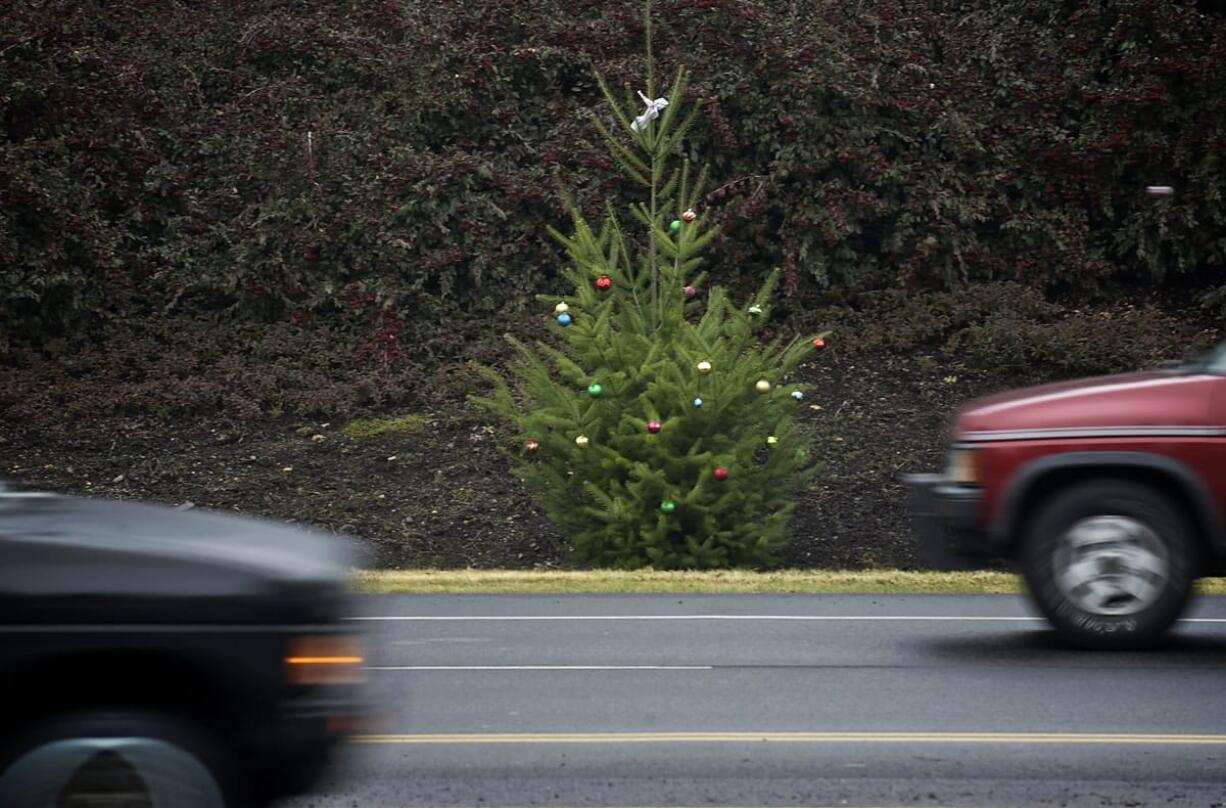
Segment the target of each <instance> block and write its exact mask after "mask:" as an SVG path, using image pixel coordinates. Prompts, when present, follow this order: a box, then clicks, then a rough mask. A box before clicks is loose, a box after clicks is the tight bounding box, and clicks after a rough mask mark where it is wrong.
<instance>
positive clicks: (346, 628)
mask: <svg viewBox="0 0 1226 808" xmlns="http://www.w3.org/2000/svg"><path fill="white" fill-rule="evenodd" d="M351 561H352V554H351V553H350V551H349V548H348V547H347V546H345V545H344V544H343V543H342V542H341V541H340V540H339V539H338V538H337V537H334V536H329V535H324V534H321V533H314V532H309V531H306V530H301V529H296V528H292V527H289V526H285V525H281V524H277V523H273V522H268V521H263V520H257V519H251V518H245V517H239V516H233V515H225V514H221V513H216V512H209V511H203V510H179V509H174V508H168V507H162V506H153V505H145V504H137V503H131V502H117V501H103V500H90V499H80V498H74V497H65V496H56V495H50V494H41V493H28V492H24V491H18V490H14V489H13V488H12V487H9V486H3V485H2V484H0V806H4V808H26V807H27V806H28V807H29V808H35V807H36V806H37V808H47V807H49V806H61V805H72V806H85V805H124V806H151V808H233V807H234V806H244V807H245V806H253V805H264V804H266V803H268V802H270V801H272V800H273V799H276V798H278V797H281V796H286V795H290V794H294V793H300V792H302V791H303V790H305V789H307V788H308V787H309V786H310V784H311V782H312V781H313V780H314V779H315V777H316V776H317V775H318V774H319V772H320V770H321V768H322V767H323V765H324V763H325V761H326V760H327V759H328V757H329V755H330V752H331V750H332V749H333V748H334V747H335V745H336V744H337V743H338V741H340V740H341V739H343V737H344V736H345V735H346V733H348V732H350V731H352V730H353V729H354V727H355V726H356V725H357V724H358V723H359V722H360V721H361V720H362V719H363V716H364V715H365V712H366V708H365V704H364V699H363V696H362V690H361V686H360V682H359V679H360V675H361V668H362V653H361V649H360V641H359V638H358V637H357V636H356V635H355V633H354V631H353V629H352V628H351V626H352V625H353V624H352V623H347V622H346V621H345V619H344V618H345V617H346V614H347V612H348V606H349V596H348V594H347V592H346V588H345V576H346V574H347V573H348V571H349V570H350V567H351Z"/></svg>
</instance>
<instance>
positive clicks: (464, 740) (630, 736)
mask: <svg viewBox="0 0 1226 808" xmlns="http://www.w3.org/2000/svg"><path fill="white" fill-rule="evenodd" d="M351 740H352V741H353V742H354V743H362V744H452V745H454V744H580V743H582V744H602V743H603V744H618V743H640V744H642V743H763V742H766V743H816V744H822V743H877V744H889V743H899V744H916V743H920V744H974V743H978V744H1098V745H1102V744H1107V745H1110V744H1148V745H1154V746H1180V745H1189V746H1226V735H1197V734H1145V733H1089V732H1085V733H1083V732H540V733H467V734H446V733H438V734H419V735H358V736H354V737H353V738H351Z"/></svg>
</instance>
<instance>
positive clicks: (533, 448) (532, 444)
mask: <svg viewBox="0 0 1226 808" xmlns="http://www.w3.org/2000/svg"><path fill="white" fill-rule="evenodd" d="M524 448H525V449H527V450H528V451H529V452H535V451H536V450H537V449H539V448H541V445H540V444H539V443H537V442H536V441H534V440H530V441H528V442H527V443H525V444H524Z"/></svg>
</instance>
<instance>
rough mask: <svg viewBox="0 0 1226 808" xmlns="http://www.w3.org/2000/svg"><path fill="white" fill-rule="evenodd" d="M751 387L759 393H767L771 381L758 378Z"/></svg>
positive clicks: (769, 389)
mask: <svg viewBox="0 0 1226 808" xmlns="http://www.w3.org/2000/svg"><path fill="white" fill-rule="evenodd" d="M753 387H754V389H755V390H757V391H758V392H759V393H769V392H770V391H771V383H770V382H768V381H767V380H766V379H760V380H759V381H758V383H757V384H755V385H754V386H753Z"/></svg>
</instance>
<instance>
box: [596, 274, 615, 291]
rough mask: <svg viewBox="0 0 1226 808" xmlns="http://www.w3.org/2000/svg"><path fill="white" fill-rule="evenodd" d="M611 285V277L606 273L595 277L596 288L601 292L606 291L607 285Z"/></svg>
mask: <svg viewBox="0 0 1226 808" xmlns="http://www.w3.org/2000/svg"><path fill="white" fill-rule="evenodd" d="M612 285H613V279H612V278H610V277H609V276H608V275H601V276H600V277H599V278H597V279H596V288H597V289H599V290H600V291H602V292H607V291H608V290H609V287H611V286H612Z"/></svg>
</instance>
